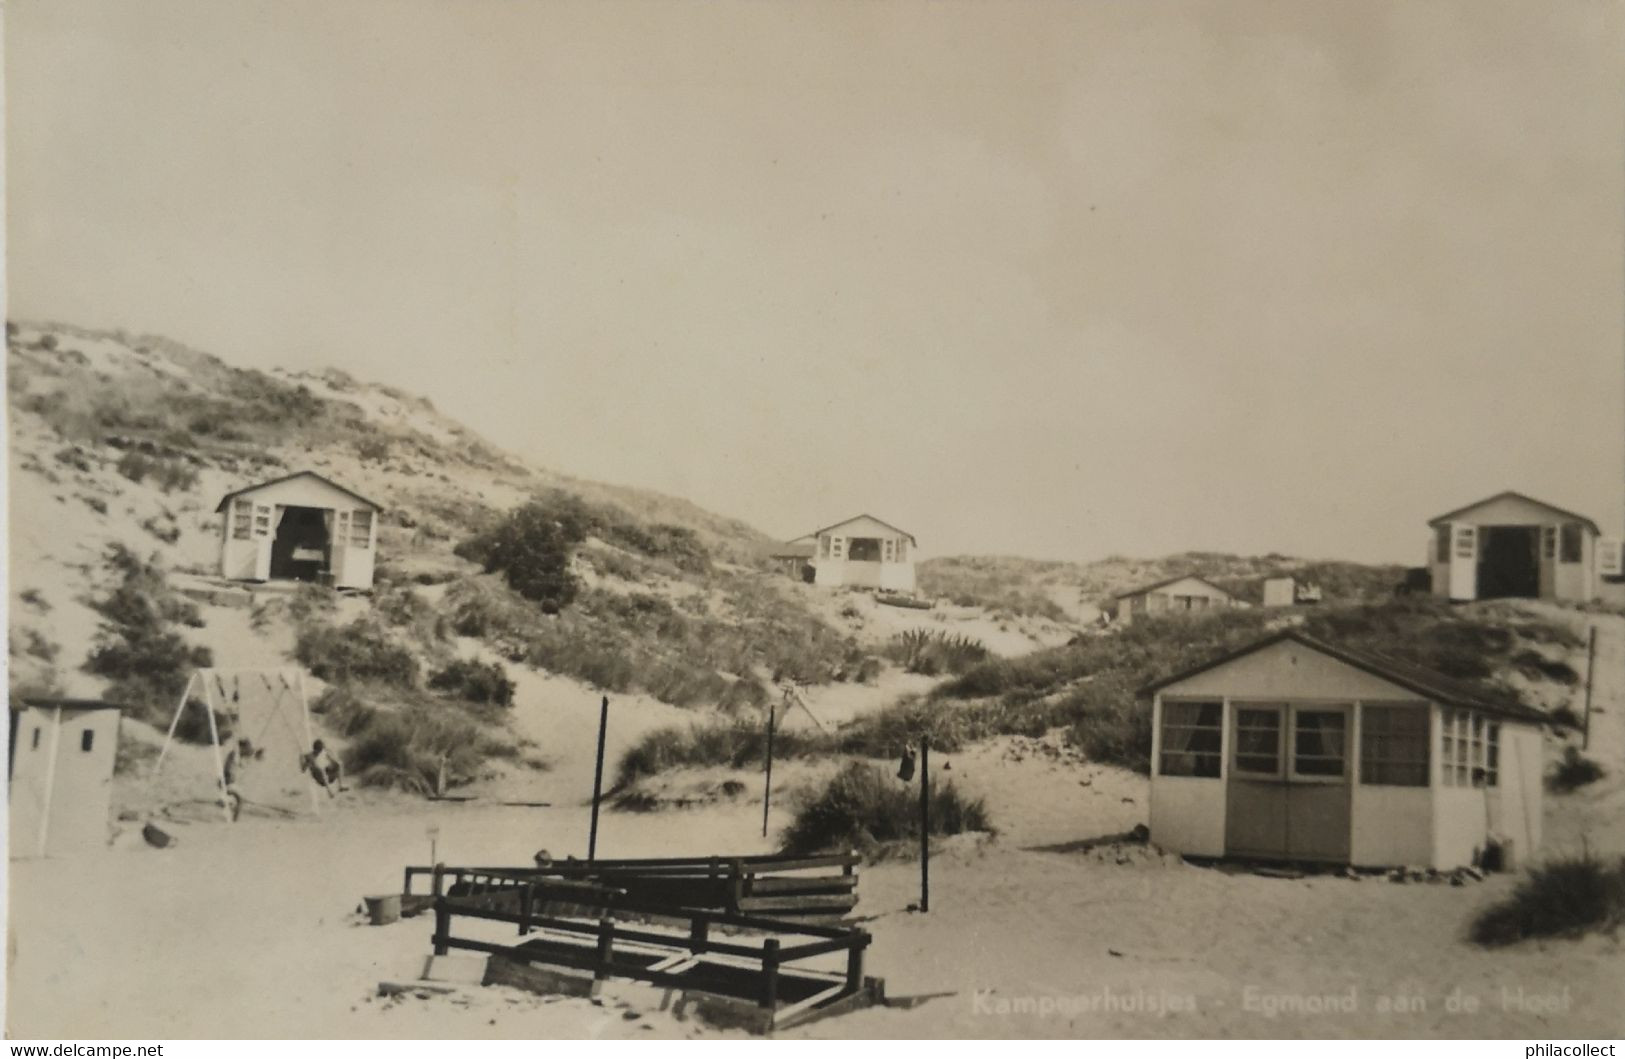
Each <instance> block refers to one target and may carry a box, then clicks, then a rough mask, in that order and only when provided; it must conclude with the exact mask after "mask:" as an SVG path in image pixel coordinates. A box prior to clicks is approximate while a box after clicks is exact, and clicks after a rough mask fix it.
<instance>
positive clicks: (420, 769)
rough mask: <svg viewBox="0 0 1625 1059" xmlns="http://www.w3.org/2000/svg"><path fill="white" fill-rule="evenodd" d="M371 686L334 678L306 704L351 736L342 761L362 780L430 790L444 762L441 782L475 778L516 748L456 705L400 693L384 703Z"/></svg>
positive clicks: (372, 784)
mask: <svg viewBox="0 0 1625 1059" xmlns="http://www.w3.org/2000/svg"><path fill="white" fill-rule="evenodd" d="M376 693H380V694H384V695H387V696H388V698H389V699H390V700H391V701H393V702H397V703H398V702H400V700H401V698H402V693H401V692H400V691H399V690H398V689H396V688H394V687H383V688H379V689H376ZM373 694H375V689H374V688H373V687H372V686H369V685H337V686H335V687H332V688H329V689H328V690H327V691H326V692H324V693H323V695H322V697H321V698H320V699H318V700H317V701H316V703H315V704H314V705H313V706H312V711H313V712H315V713H318V714H320V715H321V716H322V718H323V720H324V721H325V722H326V725H327V727H328V728H329V729H330V730H332V731H335V732H338V733H339V734H341V735H343V736H345V737H346V738H348V739H349V740H350V744H349V746H348V747H346V748H345V750H344V752H343V758H344V768H345V771H346V773H348V774H349V775H351V776H353V777H354V778H355V781H356V783H358V784H360V785H362V786H370V787H386V788H393V789H396V790H405V791H410V792H413V793H417V794H431V793H434V791H435V788H436V786H437V785H438V783H439V780H440V777H441V774H442V769H444V775H445V779H446V785H447V786H448V787H455V786H459V785H462V784H466V783H468V782H469V781H471V780H473V779H476V778H478V777H479V775H480V773H481V772H482V771H483V770H484V769H485V768H486V766H487V765H488V763H489V762H490V761H491V760H492V759H494V758H509V759H511V758H515V757H517V756H518V754H519V748H518V747H517V745H515V744H514V742H513V741H512V740H511V739H506V738H502V737H501V736H500V735H496V734H493V730H492V729H490V728H488V727H486V726H485V725H482V724H481V723H479V721H478V720H477V719H476V718H474V717H472V716H470V715H469V714H468V713H466V712H464V711H463V710H461V709H459V708H457V707H456V706H455V705H452V704H450V703H445V702H439V701H434V700H424V699H423V698H421V697H418V696H414V695H413V694H412V693H406V696H405V702H404V704H402V705H399V706H398V707H397V708H385V707H383V706H378V705H374V704H373V703H372V702H371V701H369V700H370V698H371V697H372V696H373ZM420 694H421V693H420Z"/></svg>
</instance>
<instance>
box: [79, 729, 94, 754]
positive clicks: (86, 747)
mask: <svg viewBox="0 0 1625 1059" xmlns="http://www.w3.org/2000/svg"><path fill="white" fill-rule="evenodd" d="M95 745H96V733H95V732H93V731H91V730H90V729H89V728H86V729H85V730H84V731H82V732H80V733H79V749H80V750H83V751H84V752H85V753H87V754H88V753H90V748H91V747H93V746H95Z"/></svg>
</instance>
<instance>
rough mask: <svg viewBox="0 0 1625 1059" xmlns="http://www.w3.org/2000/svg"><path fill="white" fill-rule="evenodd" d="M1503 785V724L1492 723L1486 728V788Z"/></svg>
mask: <svg viewBox="0 0 1625 1059" xmlns="http://www.w3.org/2000/svg"><path fill="white" fill-rule="evenodd" d="M1500 785H1501V723H1500V722H1499V721H1491V722H1490V723H1489V724H1487V725H1485V727H1484V786H1486V787H1499V786H1500Z"/></svg>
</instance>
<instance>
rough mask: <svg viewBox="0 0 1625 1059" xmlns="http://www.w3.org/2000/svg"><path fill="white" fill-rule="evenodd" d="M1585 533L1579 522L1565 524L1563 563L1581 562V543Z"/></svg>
mask: <svg viewBox="0 0 1625 1059" xmlns="http://www.w3.org/2000/svg"><path fill="white" fill-rule="evenodd" d="M1583 532H1584V531H1583V529H1582V528H1581V526H1580V524H1579V523H1578V522H1565V523H1563V541H1562V544H1563V549H1562V551H1563V554H1562V556H1561V558H1562V561H1563V562H1565V563H1577V562H1579V561H1580V552H1581V547H1580V542H1581V538H1582V535H1583Z"/></svg>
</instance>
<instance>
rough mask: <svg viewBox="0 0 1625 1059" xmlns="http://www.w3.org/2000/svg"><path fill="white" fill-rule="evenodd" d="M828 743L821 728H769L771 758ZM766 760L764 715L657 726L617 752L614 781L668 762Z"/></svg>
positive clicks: (808, 752) (823, 750)
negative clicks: (753, 718)
mask: <svg viewBox="0 0 1625 1059" xmlns="http://www.w3.org/2000/svg"><path fill="white" fill-rule="evenodd" d="M833 748H834V744H833V741H832V740H831V739H830V738H829V737H828V736H826V735H824V734H823V733H821V732H809V731H807V730H806V729H801V728H789V729H780V730H778V731H776V732H775V733H774V734H773V757H774V759H775V760H779V759H786V758H795V757H809V756H813V755H817V754H827V753H829V752H830V751H831V750H832V749H833ZM766 760H767V725H766V723H765V722H764V721H736V722H733V723H731V724H696V725H692V726H690V727H688V728H657V729H655V730H654V731H652V732H648V733H646V734H645V735H644V736H643V738H641V739H639V740H638V741H637V742H636V743H634V744H633V745H632V746H631V748H630V749H628V750H627V751H626V753H624V754H622V755H621V760H620V764H619V765H618V766H617V768H616V778H615V785H616V787H617V788H622V787H626V786H628V785H630V784H632V783H635V782H636V781H638V780H640V779H642V778H644V777H645V776H657V775H659V774H660V773H662V772H665V771H666V770H668V769H674V768H681V767H695V766H707V765H722V766H725V767H728V768H744V767H745V766H747V765H755V764H759V763H762V762H765V761H766Z"/></svg>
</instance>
